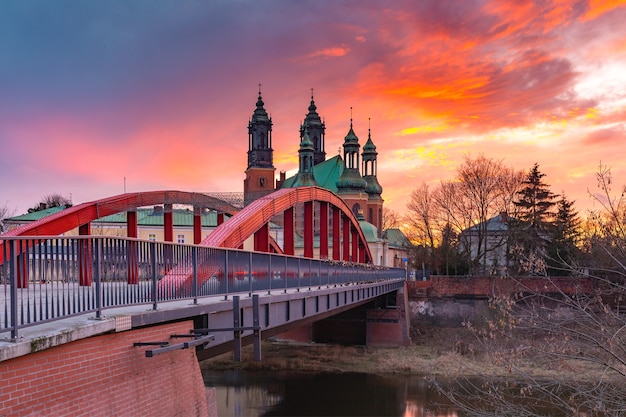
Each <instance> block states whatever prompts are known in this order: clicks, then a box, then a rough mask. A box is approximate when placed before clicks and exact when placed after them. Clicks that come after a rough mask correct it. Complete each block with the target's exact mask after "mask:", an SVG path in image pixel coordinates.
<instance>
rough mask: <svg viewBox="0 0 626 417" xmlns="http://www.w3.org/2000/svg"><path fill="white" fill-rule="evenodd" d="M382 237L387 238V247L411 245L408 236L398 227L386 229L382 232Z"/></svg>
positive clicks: (407, 246)
mask: <svg viewBox="0 0 626 417" xmlns="http://www.w3.org/2000/svg"><path fill="white" fill-rule="evenodd" d="M383 239H386V240H387V243H388V244H389V247H392V248H410V247H411V246H413V244H412V243H411V241H410V240H409V238H407V237H406V235H405V234H404V233H402V231H401V230H400V229H387V230H385V231H384V232H383Z"/></svg>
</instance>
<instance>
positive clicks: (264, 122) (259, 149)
mask: <svg viewBox="0 0 626 417" xmlns="http://www.w3.org/2000/svg"><path fill="white" fill-rule="evenodd" d="M263 106H264V103H263V98H262V97H261V85H260V84H259V97H258V99H257V102H256V109H255V110H254V113H253V114H252V118H251V119H250V121H249V122H248V168H247V169H246V179H245V180H244V182H243V194H244V204H246V205H247V204H249V203H250V202H252V201H254V200H256V199H257V198H259V197H262V196H264V195H267V194H269V193H271V192H273V191H274V175H275V172H276V168H274V161H273V160H274V150H273V149H272V119H271V117H269V116H268V115H267V111H265V108H264V107H263Z"/></svg>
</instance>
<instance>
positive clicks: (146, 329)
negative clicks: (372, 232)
mask: <svg viewBox="0 0 626 417" xmlns="http://www.w3.org/2000/svg"><path fill="white" fill-rule="evenodd" d="M156 204H163V205H164V221H163V224H164V230H163V232H164V236H165V239H164V240H165V241H164V242H156V241H145V240H140V239H137V215H136V210H137V208H139V207H144V206H149V205H156ZM178 204H184V205H192V206H193V212H194V226H193V230H194V244H190V245H185V244H176V243H173V242H172V241H173V221H172V207H173V206H174V205H178ZM205 209H210V210H215V211H216V212H217V214H218V217H217V218H218V223H219V225H218V227H217V228H216V229H215V230H214V231H213V232H212V233H211V234H209V235H208V236H207V237H206V238H204V239H202V237H201V230H202V228H201V223H200V213H201V212H202V210H205ZM297 211H299V213H298V215H296V212H297ZM114 213H126V218H127V224H126V229H127V236H126V237H117V236H114V237H111V236H95V235H91V226H90V225H91V222H93V221H94V220H96V219H99V218H102V217H105V216H108V215H111V214H114ZM276 224H278V225H279V226H280V227H278V228H279V229H280V230H281V231H282V233H280V234H276V233H274V234H272V233H270V227H271V226H272V225H276ZM76 229H77V230H78V235H66V236H61V235H62V234H70V233H68V232H71V231H72V230H76ZM300 236H301V237H302V248H301V250H300V253H298V254H297V255H298V256H296V245H295V242H296V239H297V237H300ZM316 237H317V238H316ZM315 241H317V245H316V244H315ZM246 246H251V247H252V250H244V247H246ZM0 264H1V267H0V274H1V275H0V283H1V284H2V289H3V294H2V296H0V309H1V311H0V338H1V339H0V375H2V380H3V381H7V382H8V385H7V386H9V387H11V388H10V389H7V390H3V392H2V393H0V404H2V407H1V409H3V410H7V413H6V414H7V415H22V414H23V411H24V410H27V411H28V413H35V414H55V413H58V412H59V411H60V410H63V413H67V412H68V410H70V409H72V407H73V408H75V410H74V411H75V412H76V413H77V414H88V413H92V414H96V415H119V414H134V412H135V411H136V414H143V415H148V414H161V415H167V414H176V413H179V414H180V412H183V414H185V415H187V414H194V415H206V414H205V413H204V410H205V408H206V407H207V405H206V398H205V397H204V396H203V395H202V393H201V390H202V389H203V384H202V381H201V379H202V378H201V375H200V373H199V366H198V360H202V359H205V358H208V357H211V356H214V355H217V354H220V353H223V352H228V351H233V352H234V357H235V358H236V359H239V358H240V357H241V347H242V346H243V345H246V344H249V343H252V344H253V345H254V355H255V359H257V360H261V358H262V355H261V348H260V346H261V344H260V342H261V340H262V339H264V338H268V337H276V336H278V335H283V337H284V335H288V336H287V337H289V338H294V337H295V338H300V339H304V340H308V341H312V340H342V339H341V337H345V335H346V334H354V333H355V328H358V329H360V331H361V333H362V334H361V335H360V339H358V337H357V339H358V340H361V341H362V342H363V343H366V344H404V343H406V342H407V340H408V324H407V321H406V311H405V308H403V307H404V306H405V303H406V292H405V291H404V292H403V289H404V284H405V271H404V270H403V269H398V268H387V267H376V266H374V265H372V257H371V254H370V253H369V249H368V246H367V242H366V241H365V238H364V236H363V233H362V231H361V229H360V227H359V223H358V221H357V219H356V218H355V216H354V215H353V213H352V212H351V211H350V209H349V208H348V207H347V206H346V205H345V203H343V200H341V199H340V198H339V197H337V196H336V195H334V194H333V193H331V192H329V191H327V190H325V189H322V188H319V187H300V188H293V189H281V190H278V191H276V192H274V193H273V194H270V195H268V196H266V197H263V198H260V199H258V200H256V201H255V202H253V203H251V204H250V205H248V206H246V207H245V208H244V209H242V210H237V209H236V208H235V207H233V206H231V205H230V204H228V203H226V202H224V201H221V200H219V199H216V198H213V197H210V196H207V195H203V194H198V193H188V192H181V191H156V192H144V193H132V194H122V195H120V196H114V197H109V198H105V199H102V200H98V201H94V202H90V203H85V204H81V205H77V206H74V207H71V208H68V209H66V210H63V211H61V212H59V213H57V214H55V215H52V216H49V217H47V218H44V219H42V220H40V221H37V222H34V223H32V224H29V225H25V226H22V227H19V228H17V229H15V230H12V231H10V232H8V233H5V234H4V235H1V236H0ZM333 317H334V318H335V320H331V321H329V320H328V319H329V318H333ZM342 317H343V319H341V318H342ZM337 318H339V319H337ZM353 340H354V339H353ZM165 374H167V375H168V378H167V381H166V382H164V381H163V377H164V375H165ZM140 382H141V383H140ZM92 384H97V385H98V386H106V388H104V389H103V390H102V392H99V393H98V394H97V395H95V394H94V393H93V390H90V387H91V386H92ZM33 390H35V391H36V392H38V393H40V394H41V395H39V396H37V397H35V396H33ZM128 392H134V393H135V394H134V397H138V398H133V399H132V400H131V399H129V398H127V397H128ZM173 392H177V393H178V395H172V393H173ZM86 396H88V397H89V398H90V401H89V404H88V405H87V404H82V405H80V406H77V405H75V401H76V400H77V399H80V398H82V397H86ZM61 397H62V398H63V400H60V399H59V398H61ZM112 398H113V399H112ZM164 398H167V401H164V400H163V399H164ZM155 401H156V402H155ZM131 403H132V405H131ZM154 404H157V406H156V407H157V408H154V409H152V410H151V409H150V407H155V405H154ZM136 407H139V408H136ZM167 407H170V408H169V409H168V408H167ZM167 410H169V411H170V412H168V411H167ZM175 410H179V411H180V410H183V411H180V412H179V411H175ZM163 413H165V414H163Z"/></svg>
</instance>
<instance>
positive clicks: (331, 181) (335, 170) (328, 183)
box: [281, 155, 344, 193]
mask: <svg viewBox="0 0 626 417" xmlns="http://www.w3.org/2000/svg"><path fill="white" fill-rule="evenodd" d="M343 170H344V164H343V159H341V156H339V155H336V156H334V157H332V158H330V159H327V160H325V161H324V162H321V163H319V164H317V165H315V166H313V176H314V177H315V181H317V184H318V185H319V186H320V187H322V188H325V189H327V190H329V191H332V192H333V193H336V192H337V180H338V179H339V177H341V174H342V173H343ZM296 177H297V174H296V175H294V176H292V177H289V178H287V179H286V180H285V182H284V183H283V185H282V187H281V188H292V187H293V186H294V183H295V181H296Z"/></svg>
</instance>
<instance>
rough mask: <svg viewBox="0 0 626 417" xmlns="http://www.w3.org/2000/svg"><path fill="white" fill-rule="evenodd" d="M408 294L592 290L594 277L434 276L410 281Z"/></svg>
mask: <svg viewBox="0 0 626 417" xmlns="http://www.w3.org/2000/svg"><path fill="white" fill-rule="evenodd" d="M407 284H408V290H409V298H420V297H429V298H431V297H476V298H487V297H490V296H492V295H494V294H498V295H500V294H513V293H515V292H538V293H556V292H558V291H563V292H565V293H566V294H574V293H575V292H576V291H579V292H583V293H585V292H591V291H592V290H593V288H594V281H593V280H591V279H587V278H572V277H551V278H550V279H546V278H542V277H523V278H516V279H508V278H499V277H467V276H432V277H431V279H430V280H428V281H408V282H407Z"/></svg>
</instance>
